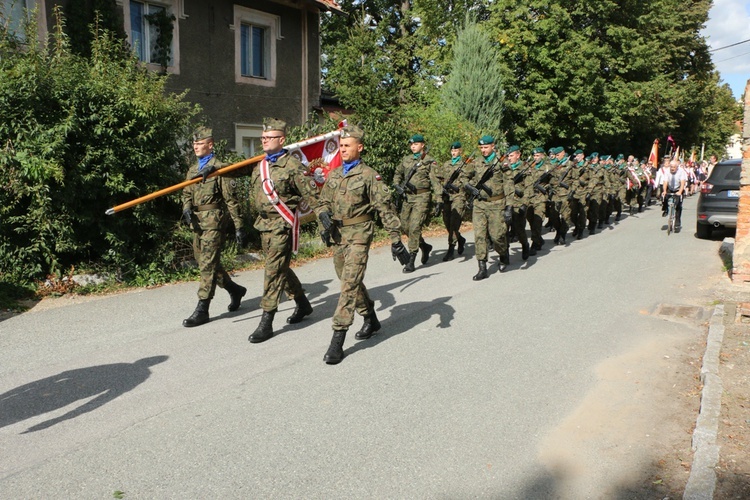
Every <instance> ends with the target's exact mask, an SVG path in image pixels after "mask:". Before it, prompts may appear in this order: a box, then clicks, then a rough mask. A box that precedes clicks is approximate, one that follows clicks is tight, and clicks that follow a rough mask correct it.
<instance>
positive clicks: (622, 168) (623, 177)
mask: <svg viewBox="0 0 750 500" xmlns="http://www.w3.org/2000/svg"><path fill="white" fill-rule="evenodd" d="M613 172H614V173H616V174H617V177H616V179H615V184H616V185H617V194H616V195H615V210H616V214H615V221H619V220H620V217H622V206H623V204H624V203H626V202H627V199H628V184H629V182H628V181H629V179H628V177H629V175H628V166H627V164H626V163H625V155H623V154H622V153H620V154H619V155H617V159H616V161H615V168H614V169H613Z"/></svg>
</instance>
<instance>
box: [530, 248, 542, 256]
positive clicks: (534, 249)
mask: <svg viewBox="0 0 750 500" xmlns="http://www.w3.org/2000/svg"><path fill="white" fill-rule="evenodd" d="M536 249H537V247H536V246H534V245H531V246H530V247H529V255H530V256H532V257H533V256H535V255H536ZM540 250H541V247H540Z"/></svg>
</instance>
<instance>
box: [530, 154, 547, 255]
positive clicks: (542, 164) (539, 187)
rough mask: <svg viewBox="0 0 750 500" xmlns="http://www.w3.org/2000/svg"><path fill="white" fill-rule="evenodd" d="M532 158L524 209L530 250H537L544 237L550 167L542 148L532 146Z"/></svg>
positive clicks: (540, 246) (539, 248)
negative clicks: (529, 233)
mask: <svg viewBox="0 0 750 500" xmlns="http://www.w3.org/2000/svg"><path fill="white" fill-rule="evenodd" d="M532 154H533V157H534V158H533V160H532V163H531V167H532V168H531V170H530V173H529V176H528V181H529V184H530V186H531V188H530V189H529V191H528V193H529V199H528V202H527V206H528V208H527V209H526V220H527V221H528V222H529V229H530V230H531V250H532V251H537V250H541V249H542V245H544V239H543V238H542V222H543V220H544V215H545V211H546V208H547V196H548V194H549V191H550V190H549V181H550V179H551V177H552V174H551V173H550V172H551V167H550V164H549V161H548V159H547V156H546V155H545V154H544V149H543V148H534V149H533V150H532Z"/></svg>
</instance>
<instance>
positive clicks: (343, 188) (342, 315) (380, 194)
mask: <svg viewBox="0 0 750 500" xmlns="http://www.w3.org/2000/svg"><path fill="white" fill-rule="evenodd" d="M363 136H364V132H363V131H362V130H361V129H360V128H359V127H357V126H347V127H344V128H343V129H342V130H341V140H340V146H339V148H340V151H341V159H342V160H343V165H342V167H341V168H337V169H335V170H333V171H332V172H331V174H330V175H329V177H328V180H327V181H326V183H325V184H324V185H323V189H322V191H321V192H320V199H319V204H318V206H317V208H316V209H315V211H316V213H317V215H318V219H319V220H320V223H321V225H322V226H323V228H324V231H323V232H322V233H321V235H322V236H323V241H324V242H325V243H326V244H327V245H329V246H333V247H334V249H333V265H334V268H335V269H336V276H338V278H339V279H340V280H341V294H340V295H339V301H338V305H337V306H336V311H335V312H334V313H333V338H332V339H331V345H330V346H329V348H328V351H327V352H326V354H325V356H324V357H323V361H325V362H326V363H328V364H330V365H335V364H337V363H340V362H341V360H342V359H343V358H344V349H343V345H344V340H345V339H346V332H347V331H348V329H349V327H350V326H351V325H352V323H353V322H354V312H355V311H356V312H357V313H358V314H359V315H360V316H363V317H364V319H365V321H364V324H363V325H362V328H361V329H360V330H359V331H358V332H357V333H356V334H355V336H354V338H356V339H357V340H362V339H369V338H370V337H371V336H372V335H373V334H374V333H375V332H377V331H378V330H380V322H379V321H378V318H377V316H376V315H375V307H374V306H375V303H374V302H373V300H372V299H371V298H370V296H369V295H368V293H367V288H366V287H365V285H364V283H363V279H364V276H365V271H366V270H367V257H368V253H369V251H370V244H371V243H372V238H373V235H374V233H375V221H374V217H373V216H374V214H375V212H378V213H379V214H380V218H381V220H382V221H383V226H384V227H385V229H386V230H387V231H388V232H389V233H390V236H391V241H392V244H391V252H392V254H393V258H394V260H395V259H397V258H398V259H399V260H400V261H401V262H402V263H405V262H407V261H408V259H409V254H408V252H407V250H406V248H405V247H404V244H403V243H401V227H400V223H399V220H398V216H397V215H396V212H395V210H394V209H393V207H392V206H391V202H390V199H391V193H390V191H389V189H388V186H387V185H386V184H385V183H384V182H383V180H382V179H381V177H380V175H379V174H378V173H377V172H376V171H375V170H373V169H372V168H370V167H368V166H367V165H365V163H364V162H363V161H362V160H361V158H360V154H361V153H362V150H363V144H362V138H363Z"/></svg>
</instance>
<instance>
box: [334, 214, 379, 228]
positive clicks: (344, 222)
mask: <svg viewBox="0 0 750 500" xmlns="http://www.w3.org/2000/svg"><path fill="white" fill-rule="evenodd" d="M371 220H372V215H370V214H365V215H360V216H359V217H352V218H351V219H341V220H338V219H333V223H334V224H335V225H336V226H337V227H346V226H353V225H354V224H361V223H363V222H370V221H371Z"/></svg>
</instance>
